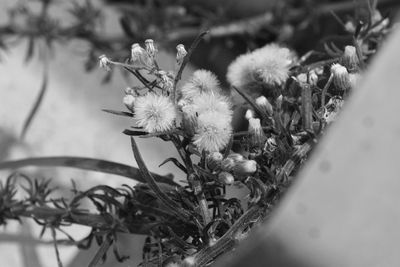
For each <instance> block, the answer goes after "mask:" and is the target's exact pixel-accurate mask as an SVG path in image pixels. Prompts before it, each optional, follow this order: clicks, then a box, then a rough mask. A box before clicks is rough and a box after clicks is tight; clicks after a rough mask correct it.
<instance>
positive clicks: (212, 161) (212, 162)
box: [207, 152, 224, 170]
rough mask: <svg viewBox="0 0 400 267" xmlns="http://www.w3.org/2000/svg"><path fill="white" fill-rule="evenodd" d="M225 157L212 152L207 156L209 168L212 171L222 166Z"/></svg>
mask: <svg viewBox="0 0 400 267" xmlns="http://www.w3.org/2000/svg"><path fill="white" fill-rule="evenodd" d="M223 158H224V156H223V155H222V154H221V153H219V152H212V153H211V154H209V155H208V156H207V166H208V168H209V169H210V170H215V169H217V168H218V167H220V166H221V161H222V159H223Z"/></svg>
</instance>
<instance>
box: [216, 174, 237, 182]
mask: <svg viewBox="0 0 400 267" xmlns="http://www.w3.org/2000/svg"><path fill="white" fill-rule="evenodd" d="M218 182H219V183H221V184H224V185H231V184H233V183H234V182H235V178H234V177H233V175H232V174H230V173H229V172H220V173H219V174H218Z"/></svg>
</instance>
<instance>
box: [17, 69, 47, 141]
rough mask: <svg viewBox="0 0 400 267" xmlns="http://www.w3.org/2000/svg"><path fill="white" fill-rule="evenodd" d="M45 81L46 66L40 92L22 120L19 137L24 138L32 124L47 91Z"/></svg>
mask: <svg viewBox="0 0 400 267" xmlns="http://www.w3.org/2000/svg"><path fill="white" fill-rule="evenodd" d="M45 64H47V63H45ZM47 83H48V72H47V68H46V69H45V70H44V72H43V81H42V86H41V88H40V92H39V94H38V96H37V97H36V100H35V103H34V105H33V107H32V109H31V111H30V112H29V115H28V117H27V118H26V120H25V122H24V126H23V127H22V131H21V136H20V138H21V139H24V138H25V135H26V133H27V131H28V129H29V126H30V125H31V124H32V121H33V119H34V118H35V116H36V115H37V112H38V110H39V107H40V104H41V103H42V101H43V97H44V94H45V93H46V91H47Z"/></svg>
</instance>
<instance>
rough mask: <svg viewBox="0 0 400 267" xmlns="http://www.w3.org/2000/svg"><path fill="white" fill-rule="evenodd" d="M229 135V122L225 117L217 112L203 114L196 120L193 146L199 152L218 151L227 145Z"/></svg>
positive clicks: (230, 129) (230, 127)
mask: <svg viewBox="0 0 400 267" xmlns="http://www.w3.org/2000/svg"><path fill="white" fill-rule="evenodd" d="M231 134H232V126H231V121H230V120H229V121H228V120H227V118H226V116H224V115H223V114H220V113H219V112H217V111H209V112H205V113H203V114H200V115H199V116H198V118H197V128H196V133H195V135H194V137H193V144H194V145H196V146H197V148H198V149H199V151H203V150H205V151H207V152H215V151H220V150H221V149H223V148H224V147H225V146H226V145H227V144H228V142H229V140H230V137H231Z"/></svg>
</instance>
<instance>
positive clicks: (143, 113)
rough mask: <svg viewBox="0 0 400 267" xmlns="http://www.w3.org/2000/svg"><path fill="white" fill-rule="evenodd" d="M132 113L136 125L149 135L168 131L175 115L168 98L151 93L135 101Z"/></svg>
mask: <svg viewBox="0 0 400 267" xmlns="http://www.w3.org/2000/svg"><path fill="white" fill-rule="evenodd" d="M134 113H135V116H134V119H135V121H136V124H137V125H138V126H139V127H143V129H144V130H145V131H146V132H149V133H153V132H164V131H168V130H170V129H171V128H172V127H173V125H174V121H175V119H176V115H177V113H176V110H175V106H174V104H173V103H172V101H171V99H170V98H169V97H167V96H163V95H156V94H153V93H148V94H146V95H144V96H140V97H138V98H137V99H136V101H135V105H134Z"/></svg>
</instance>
